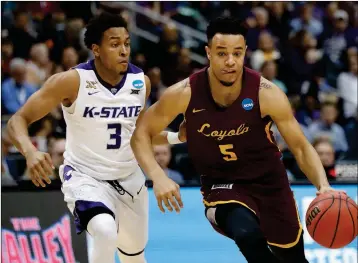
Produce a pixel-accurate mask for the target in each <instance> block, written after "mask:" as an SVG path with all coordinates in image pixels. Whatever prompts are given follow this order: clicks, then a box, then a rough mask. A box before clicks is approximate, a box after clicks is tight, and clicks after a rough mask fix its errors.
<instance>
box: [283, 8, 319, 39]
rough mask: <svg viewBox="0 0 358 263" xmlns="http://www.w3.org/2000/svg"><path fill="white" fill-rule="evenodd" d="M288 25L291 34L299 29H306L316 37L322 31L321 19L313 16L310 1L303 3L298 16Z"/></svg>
mask: <svg viewBox="0 0 358 263" xmlns="http://www.w3.org/2000/svg"><path fill="white" fill-rule="evenodd" d="M290 25H291V27H292V33H293V34H295V33H296V32H298V31H300V30H306V31H308V32H310V33H311V34H312V35H314V36H315V37H318V36H319V35H320V34H321V33H322V32H323V26H322V23H321V21H319V20H317V19H316V18H314V17H313V5H312V3H305V4H303V5H302V6H301V10H300V17H298V18H295V19H293V20H292V21H291V23H290Z"/></svg>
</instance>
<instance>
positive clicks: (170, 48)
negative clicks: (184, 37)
mask: <svg viewBox="0 0 358 263" xmlns="http://www.w3.org/2000/svg"><path fill="white" fill-rule="evenodd" d="M180 49H181V44H180V41H179V33H178V29H177V28H176V26H175V24H173V23H168V24H166V25H164V26H163V32H162V36H161V38H160V41H159V43H158V45H157V48H156V57H155V58H153V59H154V60H156V61H157V65H158V66H159V68H160V69H161V70H162V72H163V75H162V77H163V83H164V85H167V86H169V85H172V84H173V83H175V82H176V72H175V67H173V66H172V67H168V65H176V64H177V62H178V57H179V52H180Z"/></svg>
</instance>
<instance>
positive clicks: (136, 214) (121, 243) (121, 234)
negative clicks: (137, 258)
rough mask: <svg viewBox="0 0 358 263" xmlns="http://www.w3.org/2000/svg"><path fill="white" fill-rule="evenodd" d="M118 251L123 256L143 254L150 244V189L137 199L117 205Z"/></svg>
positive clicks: (144, 187)
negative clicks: (148, 243)
mask: <svg viewBox="0 0 358 263" xmlns="http://www.w3.org/2000/svg"><path fill="white" fill-rule="evenodd" d="M116 215H117V217H118V249H119V250H120V251H121V252H122V253H123V254H128V255H135V254H138V253H141V252H142V251H143V250H144V248H145V246H146V244H147V242H148V189H147V187H146V186H143V188H142V190H141V191H140V193H139V194H138V196H136V198H134V199H132V200H130V201H128V202H120V203H119V205H117V213H116Z"/></svg>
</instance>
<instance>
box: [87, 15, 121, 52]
mask: <svg viewBox="0 0 358 263" xmlns="http://www.w3.org/2000/svg"><path fill="white" fill-rule="evenodd" d="M112 27H124V28H125V29H127V22H126V21H125V20H124V18H123V17H121V16H119V15H115V14H111V13H108V12H103V13H101V14H100V15H98V16H96V17H93V18H92V19H91V20H90V21H89V22H88V24H87V26H86V32H85V36H84V42H85V45H86V47H87V48H88V49H91V47H92V45H93V44H97V45H99V44H100V43H101V41H102V38H103V33H104V32H105V31H106V30H108V29H109V28H112Z"/></svg>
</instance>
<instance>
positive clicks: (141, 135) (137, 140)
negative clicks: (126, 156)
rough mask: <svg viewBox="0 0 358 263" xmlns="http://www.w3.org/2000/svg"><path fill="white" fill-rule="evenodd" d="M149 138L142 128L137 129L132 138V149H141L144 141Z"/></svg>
mask: <svg viewBox="0 0 358 263" xmlns="http://www.w3.org/2000/svg"><path fill="white" fill-rule="evenodd" d="M147 137H149V136H148V133H147V132H146V131H145V129H144V128H143V127H141V126H139V127H137V128H136V129H135V131H134V133H133V135H132V137H131V141H130V143H131V147H132V149H133V150H134V149H137V148H139V145H140V144H141V143H142V140H143V139H144V140H145V138H147Z"/></svg>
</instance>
